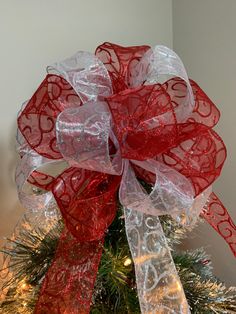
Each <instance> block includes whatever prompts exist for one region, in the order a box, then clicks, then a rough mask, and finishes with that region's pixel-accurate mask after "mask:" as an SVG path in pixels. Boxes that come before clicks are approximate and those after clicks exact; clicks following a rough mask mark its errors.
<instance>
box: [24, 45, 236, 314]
mask: <svg viewBox="0 0 236 314" xmlns="http://www.w3.org/2000/svg"><path fill="white" fill-rule="evenodd" d="M148 49H149V47H148V46H138V47H128V48H124V47H120V46H118V45H114V44H110V43H105V44H103V45H101V46H99V47H98V48H97V50H96V55H97V57H98V58H99V59H100V60H101V61H102V62H103V63H104V65H105V66H106V68H107V70H108V72H109V75H110V78H111V81H112V84H113V91H114V94H113V95H112V96H110V97H108V98H106V99H105V100H106V101H107V104H108V105H109V108H110V111H111V113H112V118H113V121H114V133H115V135H116V137H117V139H118V142H119V146H120V149H121V154H122V157H123V158H127V159H131V160H132V159H133V160H146V159H148V158H153V159H156V160H158V161H161V162H162V163H164V164H166V165H167V166H170V167H172V168H174V169H175V170H177V171H178V172H180V173H181V174H183V175H184V176H185V177H187V178H188V179H189V181H190V182H191V183H192V185H193V187H194V190H195V195H196V196H197V195H199V194H200V193H202V192H203V191H204V190H205V189H206V188H207V187H209V186H210V185H211V184H212V183H213V182H214V181H215V180H216V178H217V177H218V176H219V175H220V172H221V169H222V166H223V163H224V161H225V158H226V149H225V145H224V143H223V141H222V140H221V138H220V137H219V136H218V135H217V134H216V133H215V132H214V131H213V129H212V128H213V127H214V126H215V125H216V123H217V122H218V120H219V117H220V113H219V111H218V109H217V108H216V106H215V105H214V104H213V103H212V101H211V100H210V99H209V98H208V97H207V95H206V94H205V93H204V92H203V91H202V90H201V88H200V87H199V86H198V85H197V84H196V83H195V82H194V81H190V83H191V86H192V89H193V93H194V100H195V106H194V110H193V112H192V113H191V115H190V116H189V117H188V120H187V121H183V122H180V121H179V119H178V117H177V115H176V112H177V110H178V108H179V107H180V104H181V102H182V101H183V99H184V97H185V95H186V89H187V86H186V83H185V82H184V81H183V80H182V79H180V78H176V77H175V78H171V79H170V80H168V81H166V82H165V83H163V84H159V83H157V84H153V85H144V84H145V82H143V84H142V85H141V86H138V87H135V88H132V87H131V85H132V84H131V82H132V81H133V77H132V76H133V75H135V71H134V68H135V66H136V64H137V63H138V62H139V60H140V59H141V57H142V56H143V55H144V53H145V52H147V50H148ZM80 105H82V102H81V100H80V98H79V96H78V95H77V94H76V92H75V91H74V90H73V88H72V87H71V86H70V85H69V83H68V82H67V81H66V80H65V79H63V78H62V77H60V76H57V75H47V76H46V78H45V80H44V81H43V82H42V84H41V85H40V86H39V88H38V90H37V91H36V92H35V94H34V95H33V97H32V98H31V99H30V101H29V102H28V103H27V105H26V107H25V108H24V109H23V111H22V112H21V114H20V116H19V118H18V125H19V129H20V132H21V133H22V135H23V136H24V138H25V140H26V141H27V143H28V144H29V146H30V147H31V148H32V149H33V150H35V151H36V152H37V153H38V154H40V155H42V156H44V157H46V158H49V159H53V160H59V159H62V155H61V153H60V151H59V149H58V146H57V138H56V129H55V124H56V120H57V117H58V115H59V114H60V113H61V112H62V111H63V110H64V109H68V108H74V107H78V106H80ZM153 117H155V123H156V124H155V127H152V123H153V120H152V118H153ZM167 121H168V123H167ZM157 122H158V123H157ZM111 149H112V148H111ZM134 168H135V171H136V175H137V176H139V177H141V178H142V179H144V180H145V181H147V182H154V178H153V174H151V173H149V172H147V171H145V170H143V169H141V168H139V167H138V166H134ZM28 181H29V182H30V183H32V184H34V185H36V186H38V187H41V188H44V189H45V190H48V191H52V192H53V194H54V197H55V199H56V201H57V203H58V206H59V208H60V210H61V212H62V215H63V218H64V220H65V224H66V227H65V229H64V231H63V233H62V235H61V238H60V241H59V245H58V248H57V252H56V256H55V259H54V261H53V263H52V265H51V267H50V269H49V271H48V273H47V275H46V278H45V280H44V282H43V284H42V288H41V292H40V297H39V300H38V303H37V306H36V309H35V313H37V314H39V313H40V314H43V313H52V314H53V313H55V314H56V313H70V314H73V313H89V308H90V302H91V297H92V290H93V286H94V281H95V279H96V272H97V269H98V265H99V261H100V257H101V253H102V243H103V238H104V233H105V231H106V229H107V228H108V226H109V225H110V223H111V222H112V220H113V219H114V217H115V213H116V200H115V197H116V191H117V189H118V186H119V183H120V177H119V176H112V175H107V174H103V173H97V172H93V171H88V170H82V169H79V168H69V169H67V170H65V171H64V172H63V173H61V174H60V175H59V176H58V177H57V178H54V177H52V176H50V175H47V174H44V173H42V172H39V171H34V172H33V173H32V174H31V177H30V178H29V180H28ZM202 215H203V217H204V218H205V219H206V220H207V221H208V222H209V223H210V225H212V227H213V228H214V229H216V230H217V232H218V233H220V235H221V236H222V237H223V238H224V239H225V240H226V241H227V243H228V244H229V245H230V248H231V250H232V251H233V253H234V254H235V255H236V247H235V243H236V239H235V237H236V236H235V234H236V228H235V225H234V224H233V222H232V220H231V219H230V216H229V214H228V213H227V210H226V209H225V207H224V206H223V205H222V204H221V202H220V201H219V200H218V199H217V197H216V196H215V195H214V194H212V196H211V199H210V201H209V203H208V205H207V206H206V207H205V208H204V211H203V213H202Z"/></svg>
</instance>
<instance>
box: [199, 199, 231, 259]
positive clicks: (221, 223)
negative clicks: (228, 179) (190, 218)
mask: <svg viewBox="0 0 236 314" xmlns="http://www.w3.org/2000/svg"><path fill="white" fill-rule="evenodd" d="M201 216H202V217H203V218H204V219H205V220H206V221H207V222H208V223H209V224H210V225H211V226H212V228H214V229H215V230H216V231H217V232H218V233H219V235H220V236H221V237H222V238H223V239H224V240H225V241H226V243H227V244H228V245H229V247H230V249H231V251H232V252H233V254H234V256H235V257H236V226H235V224H234V222H233V220H232V218H231V217H230V215H229V213H228V211H227V209H226V208H225V207H224V205H223V204H222V203H221V201H220V199H219V198H218V197H217V196H216V195H215V193H211V195H210V198H209V200H208V205H207V206H206V207H205V208H204V210H203V211H202V212H201Z"/></svg>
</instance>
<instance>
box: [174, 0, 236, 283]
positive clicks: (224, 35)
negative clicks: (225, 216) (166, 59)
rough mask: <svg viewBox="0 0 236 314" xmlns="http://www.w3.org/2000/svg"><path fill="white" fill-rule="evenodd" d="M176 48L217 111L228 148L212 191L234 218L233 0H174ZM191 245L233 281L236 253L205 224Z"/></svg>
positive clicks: (235, 32)
mask: <svg viewBox="0 0 236 314" xmlns="http://www.w3.org/2000/svg"><path fill="white" fill-rule="evenodd" d="M173 34H174V36H173V37H174V45H173V46H174V49H175V50H176V52H177V53H178V54H179V55H180V56H181V58H182V60H183V61H184V63H185V65H186V67H187V70H188V74H189V76H190V77H192V78H193V79H194V80H196V81H197V82H198V83H199V85H200V86H201V87H202V88H203V90H205V91H206V93H207V94H208V96H209V97H210V98H211V99H212V100H213V101H214V102H215V104H216V105H217V106H218V108H219V109H220V110H221V120H220V123H219V125H218V127H217V132H218V133H219V134H220V135H221V137H222V138H223V140H224V142H225V143H226V146H227V149H228V158H227V161H226V163H225V167H224V169H223V173H222V176H221V177H220V178H219V179H218V181H217V183H216V184H215V185H214V190H215V192H217V194H218V195H219V196H220V198H221V200H222V201H223V203H224V204H225V206H226V207H227V208H228V210H229V212H230V213H231V215H232V217H233V218H234V221H236V141H235V140H236V94H235V91H236V1H235V0H224V1H222V0H198V1H196V0H173ZM195 234H196V237H195V238H194V239H191V240H190V241H189V242H188V246H189V247H193V246H194V247H199V246H201V245H202V246H207V250H208V252H209V253H210V254H211V255H212V260H213V262H214V267H215V273H216V275H218V276H219V277H220V278H222V279H224V280H225V281H226V282H227V283H228V284H234V285H236V275H235V270H236V269H235V257H233V255H232V253H231V252H230V250H229V249H228V247H227V245H226V244H225V243H224V241H223V240H222V239H221V238H220V237H219V236H218V235H217V234H216V232H215V231H213V230H212V229H211V227H210V226H208V225H207V224H204V225H202V226H201V227H200V228H198V229H197V230H196V231H195Z"/></svg>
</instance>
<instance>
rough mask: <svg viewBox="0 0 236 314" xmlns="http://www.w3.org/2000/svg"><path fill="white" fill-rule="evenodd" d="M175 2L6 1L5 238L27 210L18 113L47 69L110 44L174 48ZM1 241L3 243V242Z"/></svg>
mask: <svg viewBox="0 0 236 314" xmlns="http://www.w3.org/2000/svg"><path fill="white" fill-rule="evenodd" d="M171 7H172V2H171V0H149V1H148V5H147V3H146V2H145V1H143V0H128V1H127V0H119V1H117V0H40V1H36V0H35V1H33V0H0V237H2V236H3V235H4V236H6V235H9V234H10V233H11V231H12V228H13V226H14V225H15V223H16V221H17V219H18V217H19V216H20V214H21V212H22V209H21V208H20V206H19V203H18V200H17V195H16V187H15V183H14V169H15V166H16V153H15V148H14V143H15V130H16V115H17V111H18V110H19V109H20V107H21V104H22V102H23V101H25V100H26V99H28V98H29V97H30V96H31V95H32V93H33V91H34V90H35V89H36V87H37V86H38V84H39V83H40V81H41V80H42V79H43V77H44V75H45V67H46V66H47V65H48V64H51V63H52V62H54V61H57V60H61V59H63V58H65V57H68V56H70V55H71V54H73V53H75V52H76V51H77V50H89V51H94V50H95V48H96V46H97V45H98V44H100V43H102V42H104V41H111V42H115V43H118V44H121V45H137V44H145V43H146V44H150V45H154V44H156V43H161V44H164V45H168V46H172V8H171ZM0 243H1V240H0Z"/></svg>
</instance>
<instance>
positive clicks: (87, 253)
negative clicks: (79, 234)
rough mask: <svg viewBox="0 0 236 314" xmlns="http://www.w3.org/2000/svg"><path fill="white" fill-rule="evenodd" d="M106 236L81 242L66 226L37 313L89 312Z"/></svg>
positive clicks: (70, 313) (69, 313)
mask: <svg viewBox="0 0 236 314" xmlns="http://www.w3.org/2000/svg"><path fill="white" fill-rule="evenodd" d="M102 244H103V239H101V240H97V241H91V242H78V239H76V238H75V237H73V235H72V234H71V233H70V232H69V231H68V230H67V229H66V228H65V229H64V231H63V232H62V235H61V238H60V240H59V245H58V248H57V252H56V255H55V258H54V261H53V262H52V264H51V266H50V268H49V270H48V272H47V274H46V276H45V278H44V281H43V284H42V287H41V290H40V295H39V299H38V301H37V304H36V307H35V311H34V314H46V313H50V314H78V313H80V314H89V312H90V304H91V300H92V295H93V288H94V284H95V280H96V276H97V271H98V266H99V263H100V259H101V255H102Z"/></svg>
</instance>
